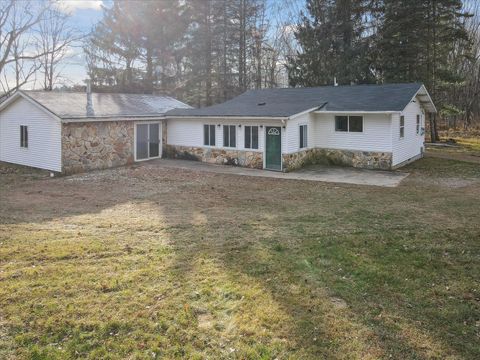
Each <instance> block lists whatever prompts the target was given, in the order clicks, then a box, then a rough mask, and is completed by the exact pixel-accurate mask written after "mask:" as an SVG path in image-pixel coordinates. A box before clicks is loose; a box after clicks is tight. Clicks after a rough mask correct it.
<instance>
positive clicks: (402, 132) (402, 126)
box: [400, 115, 405, 139]
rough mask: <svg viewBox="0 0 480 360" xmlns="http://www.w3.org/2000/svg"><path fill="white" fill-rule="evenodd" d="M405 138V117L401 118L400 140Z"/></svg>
mask: <svg viewBox="0 0 480 360" xmlns="http://www.w3.org/2000/svg"><path fill="white" fill-rule="evenodd" d="M404 137H405V116H403V115H402V116H400V139H403V138H404Z"/></svg>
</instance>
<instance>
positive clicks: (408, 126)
mask: <svg viewBox="0 0 480 360" xmlns="http://www.w3.org/2000/svg"><path fill="white" fill-rule="evenodd" d="M417 115H420V128H422V127H424V126H425V123H424V122H425V115H424V114H423V113H422V108H421V106H420V105H419V101H418V100H417V101H416V102H411V103H410V104H408V105H407V107H406V108H405V110H404V111H403V112H402V113H401V114H393V115H392V129H393V131H392V147H393V161H392V162H393V166H395V165H397V164H400V163H402V162H404V161H407V160H409V159H411V158H413V157H415V156H417V155H419V154H421V153H422V149H423V146H424V142H425V135H420V134H418V135H417ZM400 116H404V117H405V126H404V138H400V136H399V131H400V130H399V129H400Z"/></svg>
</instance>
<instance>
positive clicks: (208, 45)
mask: <svg viewBox="0 0 480 360" xmlns="http://www.w3.org/2000/svg"><path fill="white" fill-rule="evenodd" d="M211 10H212V9H211V3H210V0H207V1H206V2H205V105H207V106H209V105H212V29H211V24H210V16H211V12H212V11H211Z"/></svg>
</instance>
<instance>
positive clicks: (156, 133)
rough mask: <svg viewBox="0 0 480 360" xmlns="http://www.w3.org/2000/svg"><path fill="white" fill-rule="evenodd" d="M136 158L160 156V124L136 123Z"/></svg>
mask: <svg viewBox="0 0 480 360" xmlns="http://www.w3.org/2000/svg"><path fill="white" fill-rule="evenodd" d="M136 126H137V128H136V138H135V141H136V145H135V146H136V160H145V159H151V158H156V157H159V156H160V124H159V123H153V124H137V125H136Z"/></svg>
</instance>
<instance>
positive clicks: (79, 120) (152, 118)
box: [62, 116, 166, 123]
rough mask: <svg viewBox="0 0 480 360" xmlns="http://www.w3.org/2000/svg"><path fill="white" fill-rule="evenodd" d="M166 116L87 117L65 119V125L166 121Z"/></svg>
mask: <svg viewBox="0 0 480 360" xmlns="http://www.w3.org/2000/svg"><path fill="white" fill-rule="evenodd" d="M165 119H166V118H165V117H164V116H143V117H142V116H139V117H125V116H124V117H89V118H87V117H85V118H64V119H62V122H63V123H82V122H105V121H158V120H165Z"/></svg>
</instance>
